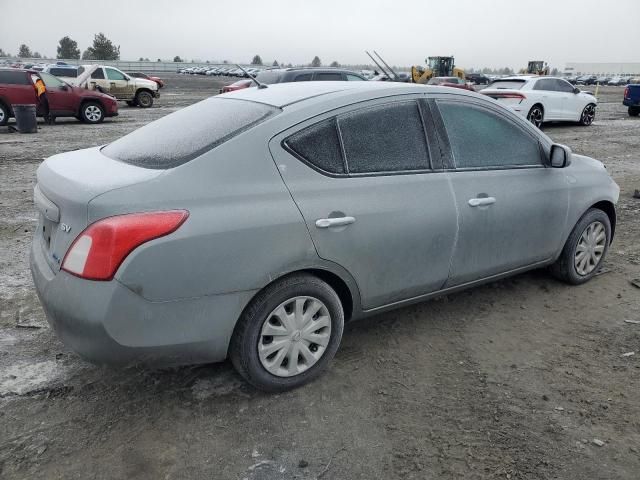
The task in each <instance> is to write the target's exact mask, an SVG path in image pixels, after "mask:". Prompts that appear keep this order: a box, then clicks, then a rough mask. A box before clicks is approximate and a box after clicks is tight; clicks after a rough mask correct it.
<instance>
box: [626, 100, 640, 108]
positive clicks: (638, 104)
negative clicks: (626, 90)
mask: <svg viewBox="0 0 640 480" xmlns="http://www.w3.org/2000/svg"><path fill="white" fill-rule="evenodd" d="M622 104H623V105H624V106H625V107H640V98H638V99H637V100H633V99H631V98H625V99H624V100H623V101H622Z"/></svg>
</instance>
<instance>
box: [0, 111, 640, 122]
mask: <svg viewBox="0 0 640 480" xmlns="http://www.w3.org/2000/svg"><path fill="white" fill-rule="evenodd" d="M638 115H640V107H629V116H630V117H637V116H638ZM0 125H2V123H0Z"/></svg>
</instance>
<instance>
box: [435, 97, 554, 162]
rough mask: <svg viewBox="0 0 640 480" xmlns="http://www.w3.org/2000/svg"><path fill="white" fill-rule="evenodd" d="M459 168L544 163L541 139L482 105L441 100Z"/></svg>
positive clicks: (441, 109) (441, 110)
mask: <svg viewBox="0 0 640 480" xmlns="http://www.w3.org/2000/svg"><path fill="white" fill-rule="evenodd" d="M437 103H438V109H439V110H440V113H441V115H442V119H443V121H444V124H445V127H446V131H447V136H448V137H449V142H450V144H451V150H452V152H453V157H454V160H455V164H456V168H471V169H482V168H514V167H523V166H541V165H542V157H541V153H540V147H539V144H538V140H537V139H535V138H534V137H533V136H532V135H531V134H529V133H528V132H525V131H524V130H523V129H522V128H520V127H519V126H517V125H516V124H515V123H513V122H511V121H509V120H507V119H505V118H502V117H500V116H498V115H497V114H496V113H494V112H492V111H490V110H487V109H485V108H482V107H480V106H476V105H472V104H468V103H462V102H449V101H441V100H438V102H437Z"/></svg>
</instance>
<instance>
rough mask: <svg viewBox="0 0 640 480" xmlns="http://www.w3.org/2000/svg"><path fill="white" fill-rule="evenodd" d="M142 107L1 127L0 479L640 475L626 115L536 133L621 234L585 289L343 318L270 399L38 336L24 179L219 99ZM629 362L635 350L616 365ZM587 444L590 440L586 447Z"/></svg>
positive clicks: (634, 163)
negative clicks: (576, 156) (29, 130)
mask: <svg viewBox="0 0 640 480" xmlns="http://www.w3.org/2000/svg"><path fill="white" fill-rule="evenodd" d="M167 83H168V86H167V87H166V88H165V89H164V90H163V91H162V97H161V98H160V99H159V100H158V101H157V103H156V105H155V106H154V107H153V108H152V109H148V110H142V109H137V108H128V107H126V106H125V105H122V106H121V108H120V112H121V114H120V116H119V117H117V118H115V119H108V120H106V121H105V123H104V124H103V125H97V126H88V125H83V124H81V123H78V122H77V121H75V120H60V121H59V122H58V123H57V124H56V125H53V126H47V125H41V130H40V132H39V133H38V134H36V135H31V136H29V135H24V136H21V135H18V134H9V133H5V132H4V129H3V132H2V133H0V212H1V216H0V477H1V478H3V479H26V478H28V479H39V478H42V479H58V478H59V479H76V478H77V479H83V480H86V479H110V478H127V479H137V478H149V479H159V478H167V479H174V478H175V479H178V478H190V479H236V478H237V479H247V480H260V479H292V478H298V479H316V478H323V479H357V478H362V479H395V478H398V479H414V478H415V479H457V478H465V479H494V478H500V479H551V478H557V479H637V478H639V477H640V473H639V472H640V401H638V391H639V390H640V324H638V323H628V322H625V320H632V321H636V322H638V321H640V288H636V287H634V286H633V285H632V284H631V283H630V281H631V280H632V279H634V278H640V216H639V215H640V200H637V199H634V198H632V194H633V190H634V189H635V188H640V118H630V117H628V116H627V114H626V109H625V108H624V107H623V106H622V105H621V101H622V89H621V88H616V87H610V88H603V89H602V90H601V94H600V106H599V107H598V115H597V118H596V122H595V123H594V125H592V126H591V127H586V128H585V127H579V126H576V125H549V126H546V127H545V128H544V130H545V132H546V133H547V134H548V135H550V136H551V137H552V138H553V139H554V140H556V141H558V142H560V143H565V144H567V145H569V146H571V148H572V149H573V150H574V151H576V152H578V153H582V154H586V155H590V156H593V157H595V158H598V159H600V160H602V161H603V162H604V163H605V164H606V166H607V168H608V169H609V171H610V172H611V174H612V175H613V176H614V178H615V179H616V181H617V182H618V184H619V185H620V186H621V189H622V192H621V198H620V203H619V205H618V215H619V221H618V229H617V233H616V238H615V240H614V243H613V246H612V248H611V250H610V254H609V256H608V258H607V262H606V267H605V269H604V270H603V272H602V274H601V275H599V276H597V277H596V278H594V279H593V280H592V281H591V282H589V283H588V284H586V285H583V286H580V287H569V286H566V285H564V284H561V283H558V282H557V281H555V280H553V279H552V278H551V277H550V276H549V275H548V274H547V273H546V272H544V271H535V272H531V273H527V274H524V275H520V276H517V277H514V278H511V279H509V280H505V281H501V282H498V283H494V284H491V285H488V286H485V287H481V288H477V289H474V290H469V291H466V292H462V293H458V294H455V295H449V296H446V297H443V298H441V299H439V300H435V301H431V302H428V303H424V304H421V305H418V306H414V307H410V308H404V309H401V310H397V311H395V312H392V313H387V314H384V315H380V316H378V317H375V318H372V319H369V320H366V321H362V322H359V323H355V324H352V325H350V326H348V328H347V329H346V332H345V335H344V338H343V344H342V346H341V349H340V350H339V352H338V354H337V356H336V359H335V360H334V361H333V363H332V364H331V366H330V368H329V369H328V371H327V372H326V374H325V375H324V376H322V377H321V378H320V379H319V380H317V381H316V382H315V383H313V384H311V385H308V386H306V387H303V388H301V389H298V390H296V391H293V392H289V393H286V394H280V395H267V394H263V393H260V392H258V391H255V390H253V389H252V388H251V387H249V386H247V385H246V384H245V383H243V381H242V380H241V379H240V378H239V377H238V376H237V375H236V374H235V373H234V371H233V370H232V368H231V367H230V365H229V364H226V363H225V364H218V365H205V366H198V367H186V368H179V369H171V370H163V371H149V370H126V371H122V370H112V369H107V368H99V367H95V366H93V365H90V364H88V363H85V362H84V361H82V360H81V359H80V358H78V357H77V356H76V355H75V354H74V353H72V352H70V351H68V350H67V349H66V348H65V347H64V346H63V345H62V344H61V343H60V342H59V341H58V339H57V338H56V337H55V336H54V335H53V333H52V331H51V330H50V329H49V328H48V325H47V323H46V321H45V319H44V316H43V312H42V310H41V308H40V305H39V303H38V300H37V298H36V294H35V291H34V289H33V286H32V283H31V278H30V274H29V269H28V258H27V252H28V245H29V242H30V238H31V236H32V231H33V229H34V227H35V213H34V210H33V203H32V190H33V187H34V176H35V170H36V168H37V167H38V165H39V164H40V162H41V161H42V159H43V158H46V157H47V156H49V155H52V154H55V153H58V152H64V151H68V150H74V149H79V148H85V147H89V146H93V145H100V144H103V143H107V142H109V141H111V140H112V139H115V138H117V137H119V136H120V135H123V134H125V133H127V132H129V131H131V130H133V129H135V128H137V127H139V126H141V125H143V124H145V123H147V122H149V121H150V120H153V119H156V118H159V117H161V116H163V115H166V114H168V113H170V112H172V111H174V110H176V109H178V108H180V107H183V106H185V105H188V104H191V103H193V102H195V101H197V100H199V99H201V98H204V97H206V96H208V95H210V94H212V93H215V92H217V89H218V88H219V83H220V82H219V80H217V79H214V78H206V77H181V76H178V75H170V76H168V82H167ZM627 352H636V354H635V355H632V356H623V354H625V353H627ZM596 440H598V441H602V442H603V444H602V446H599V445H597V443H599V442H597V441H596Z"/></svg>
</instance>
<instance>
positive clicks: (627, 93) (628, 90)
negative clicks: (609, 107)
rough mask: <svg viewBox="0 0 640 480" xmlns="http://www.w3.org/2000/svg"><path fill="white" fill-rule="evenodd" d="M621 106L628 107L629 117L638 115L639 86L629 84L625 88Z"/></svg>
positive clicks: (639, 106) (639, 101) (639, 105)
mask: <svg viewBox="0 0 640 480" xmlns="http://www.w3.org/2000/svg"><path fill="white" fill-rule="evenodd" d="M622 104H623V105H624V106H626V107H629V110H628V111H629V116H631V117H637V116H638V115H640V84H637V83H636V84H629V85H627V86H626V87H625V89H624V98H623V100H622Z"/></svg>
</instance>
